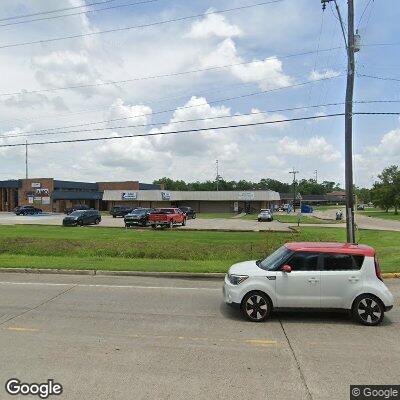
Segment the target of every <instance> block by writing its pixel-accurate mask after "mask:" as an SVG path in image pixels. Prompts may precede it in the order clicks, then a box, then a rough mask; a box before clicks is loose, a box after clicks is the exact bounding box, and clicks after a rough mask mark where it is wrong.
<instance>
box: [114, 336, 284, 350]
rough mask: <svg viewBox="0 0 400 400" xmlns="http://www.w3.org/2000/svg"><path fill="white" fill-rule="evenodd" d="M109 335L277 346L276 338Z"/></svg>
mask: <svg viewBox="0 0 400 400" xmlns="http://www.w3.org/2000/svg"><path fill="white" fill-rule="evenodd" d="M111 336H117V337H132V338H136V339H150V340H155V339H156V340H157V339H158V340H173V341H188V342H192V341H193V342H204V343H216V342H220V343H238V344H248V345H251V346H260V347H271V346H277V345H278V341H277V340H268V339H233V338H213V337H199V336H170V335H151V334H140V333H131V334H126V335H123V334H122V335H121V334H112V335H111Z"/></svg>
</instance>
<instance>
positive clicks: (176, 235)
mask: <svg viewBox="0 0 400 400" xmlns="http://www.w3.org/2000/svg"><path fill="white" fill-rule="evenodd" d="M344 240H345V231H344V229H343V228H329V229H328V228H318V227H304V228H302V227H300V228H299V231H298V232H202V231H189V232H188V231H182V230H178V229H177V230H165V231H152V230H135V229H131V230H125V229H115V228H96V229H95V228H91V227H83V228H63V227H59V226H29V225H19V226H0V267H3V268H10V267H11V268H12V267H19V268H67V269H98V270H134V271H156V272H158V271H159V272H163V271H165V272H171V271H181V272H226V271H227V269H228V268H229V266H230V265H231V264H233V263H235V262H239V261H244V260H249V259H257V258H262V257H265V256H266V255H267V254H269V253H271V252H272V251H274V250H275V249H276V248H278V247H279V246H281V245H282V244H283V243H285V242H289V241H344ZM359 241H360V243H365V244H369V245H371V246H373V247H375V248H376V249H377V250H378V254H379V257H380V259H381V266H382V270H383V271H385V272H400V252H399V251H398V246H397V245H396V244H397V243H399V242H400V232H377V231H367V230H365V231H359Z"/></svg>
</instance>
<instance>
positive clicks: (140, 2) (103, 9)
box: [0, 0, 159, 27]
mask: <svg viewBox="0 0 400 400" xmlns="http://www.w3.org/2000/svg"><path fill="white" fill-rule="evenodd" d="M156 1H159V0H143V1H139V2H136V3H127V4H117V5H115V6H110V7H103V8H96V9H94V10H86V11H80V12H76V13H71V14H62V15H52V16H50V17H42V18H36V19H29V20H24V21H14V22H7V23H6V24H0V27H2V26H10V25H20V24H27V23H30V22H35V21H45V20H50V19H57V18H64V17H72V16H76V15H82V14H88V13H94V12H98V11H106V10H113V9H116V8H122V7H132V6H137V5H141V4H147V3H154V2H156Z"/></svg>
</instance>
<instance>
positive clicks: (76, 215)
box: [70, 211, 83, 217]
mask: <svg viewBox="0 0 400 400" xmlns="http://www.w3.org/2000/svg"><path fill="white" fill-rule="evenodd" d="M82 214H83V211H74V212H72V213H71V214H70V216H71V217H80V216H81V215H82Z"/></svg>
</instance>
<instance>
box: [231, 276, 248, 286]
mask: <svg viewBox="0 0 400 400" xmlns="http://www.w3.org/2000/svg"><path fill="white" fill-rule="evenodd" d="M247 278H248V275H231V274H228V279H229V282H230V283H231V284H232V285H240V284H241V283H242V282H244V281H245V280H246V279H247Z"/></svg>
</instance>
